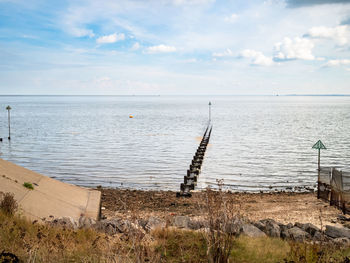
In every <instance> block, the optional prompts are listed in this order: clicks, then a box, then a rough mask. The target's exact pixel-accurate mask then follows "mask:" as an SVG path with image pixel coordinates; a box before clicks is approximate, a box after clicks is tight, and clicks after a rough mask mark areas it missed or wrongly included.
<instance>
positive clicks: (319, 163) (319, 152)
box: [318, 149, 321, 171]
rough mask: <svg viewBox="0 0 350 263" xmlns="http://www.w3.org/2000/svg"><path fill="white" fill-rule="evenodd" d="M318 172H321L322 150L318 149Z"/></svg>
mask: <svg viewBox="0 0 350 263" xmlns="http://www.w3.org/2000/svg"><path fill="white" fill-rule="evenodd" d="M318 170H319V171H321V149H318Z"/></svg>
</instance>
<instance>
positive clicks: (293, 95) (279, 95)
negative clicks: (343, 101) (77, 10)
mask: <svg viewBox="0 0 350 263" xmlns="http://www.w3.org/2000/svg"><path fill="white" fill-rule="evenodd" d="M16 96H17V97H25V96H27V97H79V96H80V97H84V96H85V97H93V96H95V97H107V96H112V97H160V96H189V97H191V96H203V97H204V96H245V97H254V96H255V97H303V96H305V97H348V96H350V94H200V95H198V94H151V95H137V94H130V95H121V94H119V95H118V94H0V97H16Z"/></svg>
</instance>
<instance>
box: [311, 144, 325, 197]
mask: <svg viewBox="0 0 350 263" xmlns="http://www.w3.org/2000/svg"><path fill="white" fill-rule="evenodd" d="M312 149H317V150H318V169H317V170H318V180H317V198H320V186H319V185H320V173H321V149H323V150H327V148H326V146H324V144H323V143H322V142H321V140H318V141H317V142H316V143H315V144H314V146H312Z"/></svg>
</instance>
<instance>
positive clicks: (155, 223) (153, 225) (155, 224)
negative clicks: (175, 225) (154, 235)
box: [144, 216, 166, 232]
mask: <svg viewBox="0 0 350 263" xmlns="http://www.w3.org/2000/svg"><path fill="white" fill-rule="evenodd" d="M165 226H166V223H165V221H164V220H162V219H160V218H158V217H154V216H151V217H150V218H148V222H147V224H146V225H145V228H144V229H145V230H146V231H148V232H150V231H151V230H154V229H157V228H164V227H165Z"/></svg>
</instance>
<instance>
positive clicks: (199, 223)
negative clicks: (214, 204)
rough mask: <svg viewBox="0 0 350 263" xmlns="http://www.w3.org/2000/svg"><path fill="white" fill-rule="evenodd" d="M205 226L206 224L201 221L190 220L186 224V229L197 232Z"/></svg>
mask: <svg viewBox="0 0 350 263" xmlns="http://www.w3.org/2000/svg"><path fill="white" fill-rule="evenodd" d="M205 226H206V223H205V221H203V220H190V222H189V223H188V228H190V229H193V230H198V229H201V228H204V227H205Z"/></svg>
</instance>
